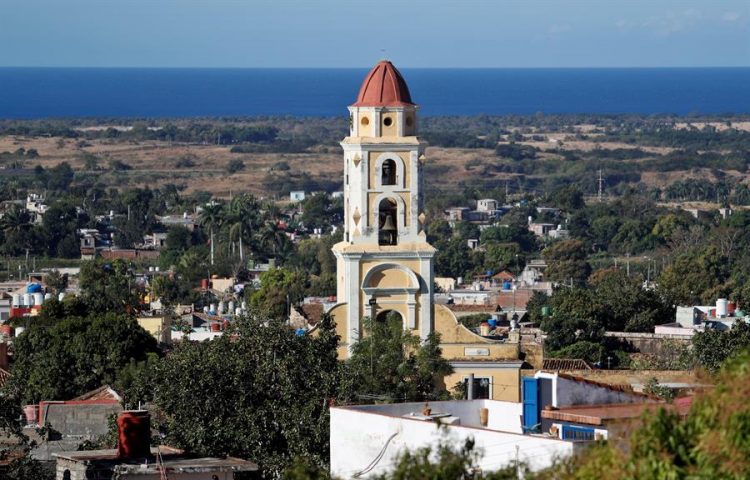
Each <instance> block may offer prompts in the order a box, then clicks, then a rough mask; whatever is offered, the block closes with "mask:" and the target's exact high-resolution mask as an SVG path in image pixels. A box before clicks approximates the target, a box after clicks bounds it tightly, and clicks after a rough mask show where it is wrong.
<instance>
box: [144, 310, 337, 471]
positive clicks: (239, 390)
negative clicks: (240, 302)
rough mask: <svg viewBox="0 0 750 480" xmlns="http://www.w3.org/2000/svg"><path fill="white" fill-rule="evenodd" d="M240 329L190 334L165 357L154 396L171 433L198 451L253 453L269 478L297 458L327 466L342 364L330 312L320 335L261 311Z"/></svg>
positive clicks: (176, 440) (172, 438)
mask: <svg viewBox="0 0 750 480" xmlns="http://www.w3.org/2000/svg"><path fill="white" fill-rule="evenodd" d="M236 333H237V334H238V335H236V336H235V335H224V336H223V337H220V338H217V339H216V340H213V341H211V342H202V343H192V342H185V343H183V344H181V345H180V346H178V347H177V348H176V349H175V350H174V352H172V353H171V354H170V355H169V356H167V357H166V358H165V359H164V361H162V362H161V363H160V364H159V367H158V368H157V372H156V375H155V377H154V378H155V380H154V402H155V404H156V405H157V406H158V408H159V409H161V411H163V412H164V413H165V414H166V417H165V418H166V423H165V424H164V425H163V426H162V427H163V430H164V433H165V434H166V438H167V441H168V442H170V444H172V445H176V446H178V447H182V448H186V449H189V450H190V451H191V452H194V453H196V454H198V455H212V456H222V455H233V456H238V457H242V458H251V459H253V460H254V461H257V462H258V463H259V464H260V466H261V468H262V471H263V474H264V476H265V477H266V478H276V477H278V476H279V475H280V473H281V472H282V471H283V470H284V469H285V468H287V467H288V466H290V465H291V463H292V462H293V460H294V459H305V460H306V461H309V462H310V463H312V464H314V465H317V466H320V467H325V466H326V465H327V462H328V438H329V432H328V404H329V402H330V400H331V399H332V398H334V396H335V395H336V385H337V378H338V368H339V367H338V361H337V358H336V347H337V345H338V338H337V337H336V334H335V330H334V325H333V322H332V321H331V319H330V317H327V316H326V317H324V318H323V319H322V320H321V323H320V326H319V328H318V334H317V335H304V336H296V335H295V333H294V332H293V331H292V330H291V329H290V328H288V327H286V326H285V325H284V324H283V323H281V322H277V321H273V320H269V319H267V317H260V316H255V315H253V316H251V317H249V318H246V319H243V320H241V321H239V322H238V323H237V331H236Z"/></svg>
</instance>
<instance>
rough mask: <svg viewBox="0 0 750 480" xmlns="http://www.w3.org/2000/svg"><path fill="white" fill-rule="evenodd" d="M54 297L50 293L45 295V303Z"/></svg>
mask: <svg viewBox="0 0 750 480" xmlns="http://www.w3.org/2000/svg"><path fill="white" fill-rule="evenodd" d="M52 297H53V295H52V294H51V293H49V292H48V293H45V294H44V301H45V302H46V301H47V300H52Z"/></svg>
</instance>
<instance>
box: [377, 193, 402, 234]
mask: <svg viewBox="0 0 750 480" xmlns="http://www.w3.org/2000/svg"><path fill="white" fill-rule="evenodd" d="M378 211H379V212H380V213H379V217H380V218H379V219H378V244H379V245H397V244H398V221H397V219H398V217H397V216H396V214H397V213H398V205H397V204H396V201H395V200H392V199H390V198H384V199H383V200H381V201H380V205H378Z"/></svg>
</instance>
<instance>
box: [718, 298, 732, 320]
mask: <svg viewBox="0 0 750 480" xmlns="http://www.w3.org/2000/svg"><path fill="white" fill-rule="evenodd" d="M728 303H729V302H728V301H727V299H726V298H719V299H717V300H716V317H717V318H725V317H726V316H727V304H728Z"/></svg>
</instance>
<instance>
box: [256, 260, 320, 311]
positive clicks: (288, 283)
mask: <svg viewBox="0 0 750 480" xmlns="http://www.w3.org/2000/svg"><path fill="white" fill-rule="evenodd" d="M260 285H261V286H260V288H259V289H258V290H256V291H255V292H253V293H252V294H251V296H250V305H252V306H253V307H255V308H257V309H258V311H260V312H263V313H264V314H265V315H267V316H268V317H270V318H275V319H286V318H287V316H288V315H289V309H288V307H289V306H291V305H296V304H297V303H298V302H300V301H301V300H302V299H303V298H304V297H305V290H306V289H307V287H308V276H307V274H306V273H304V272H302V271H296V270H287V269H285V268H272V269H271V270H268V271H267V272H263V273H262V274H261V277H260Z"/></svg>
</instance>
